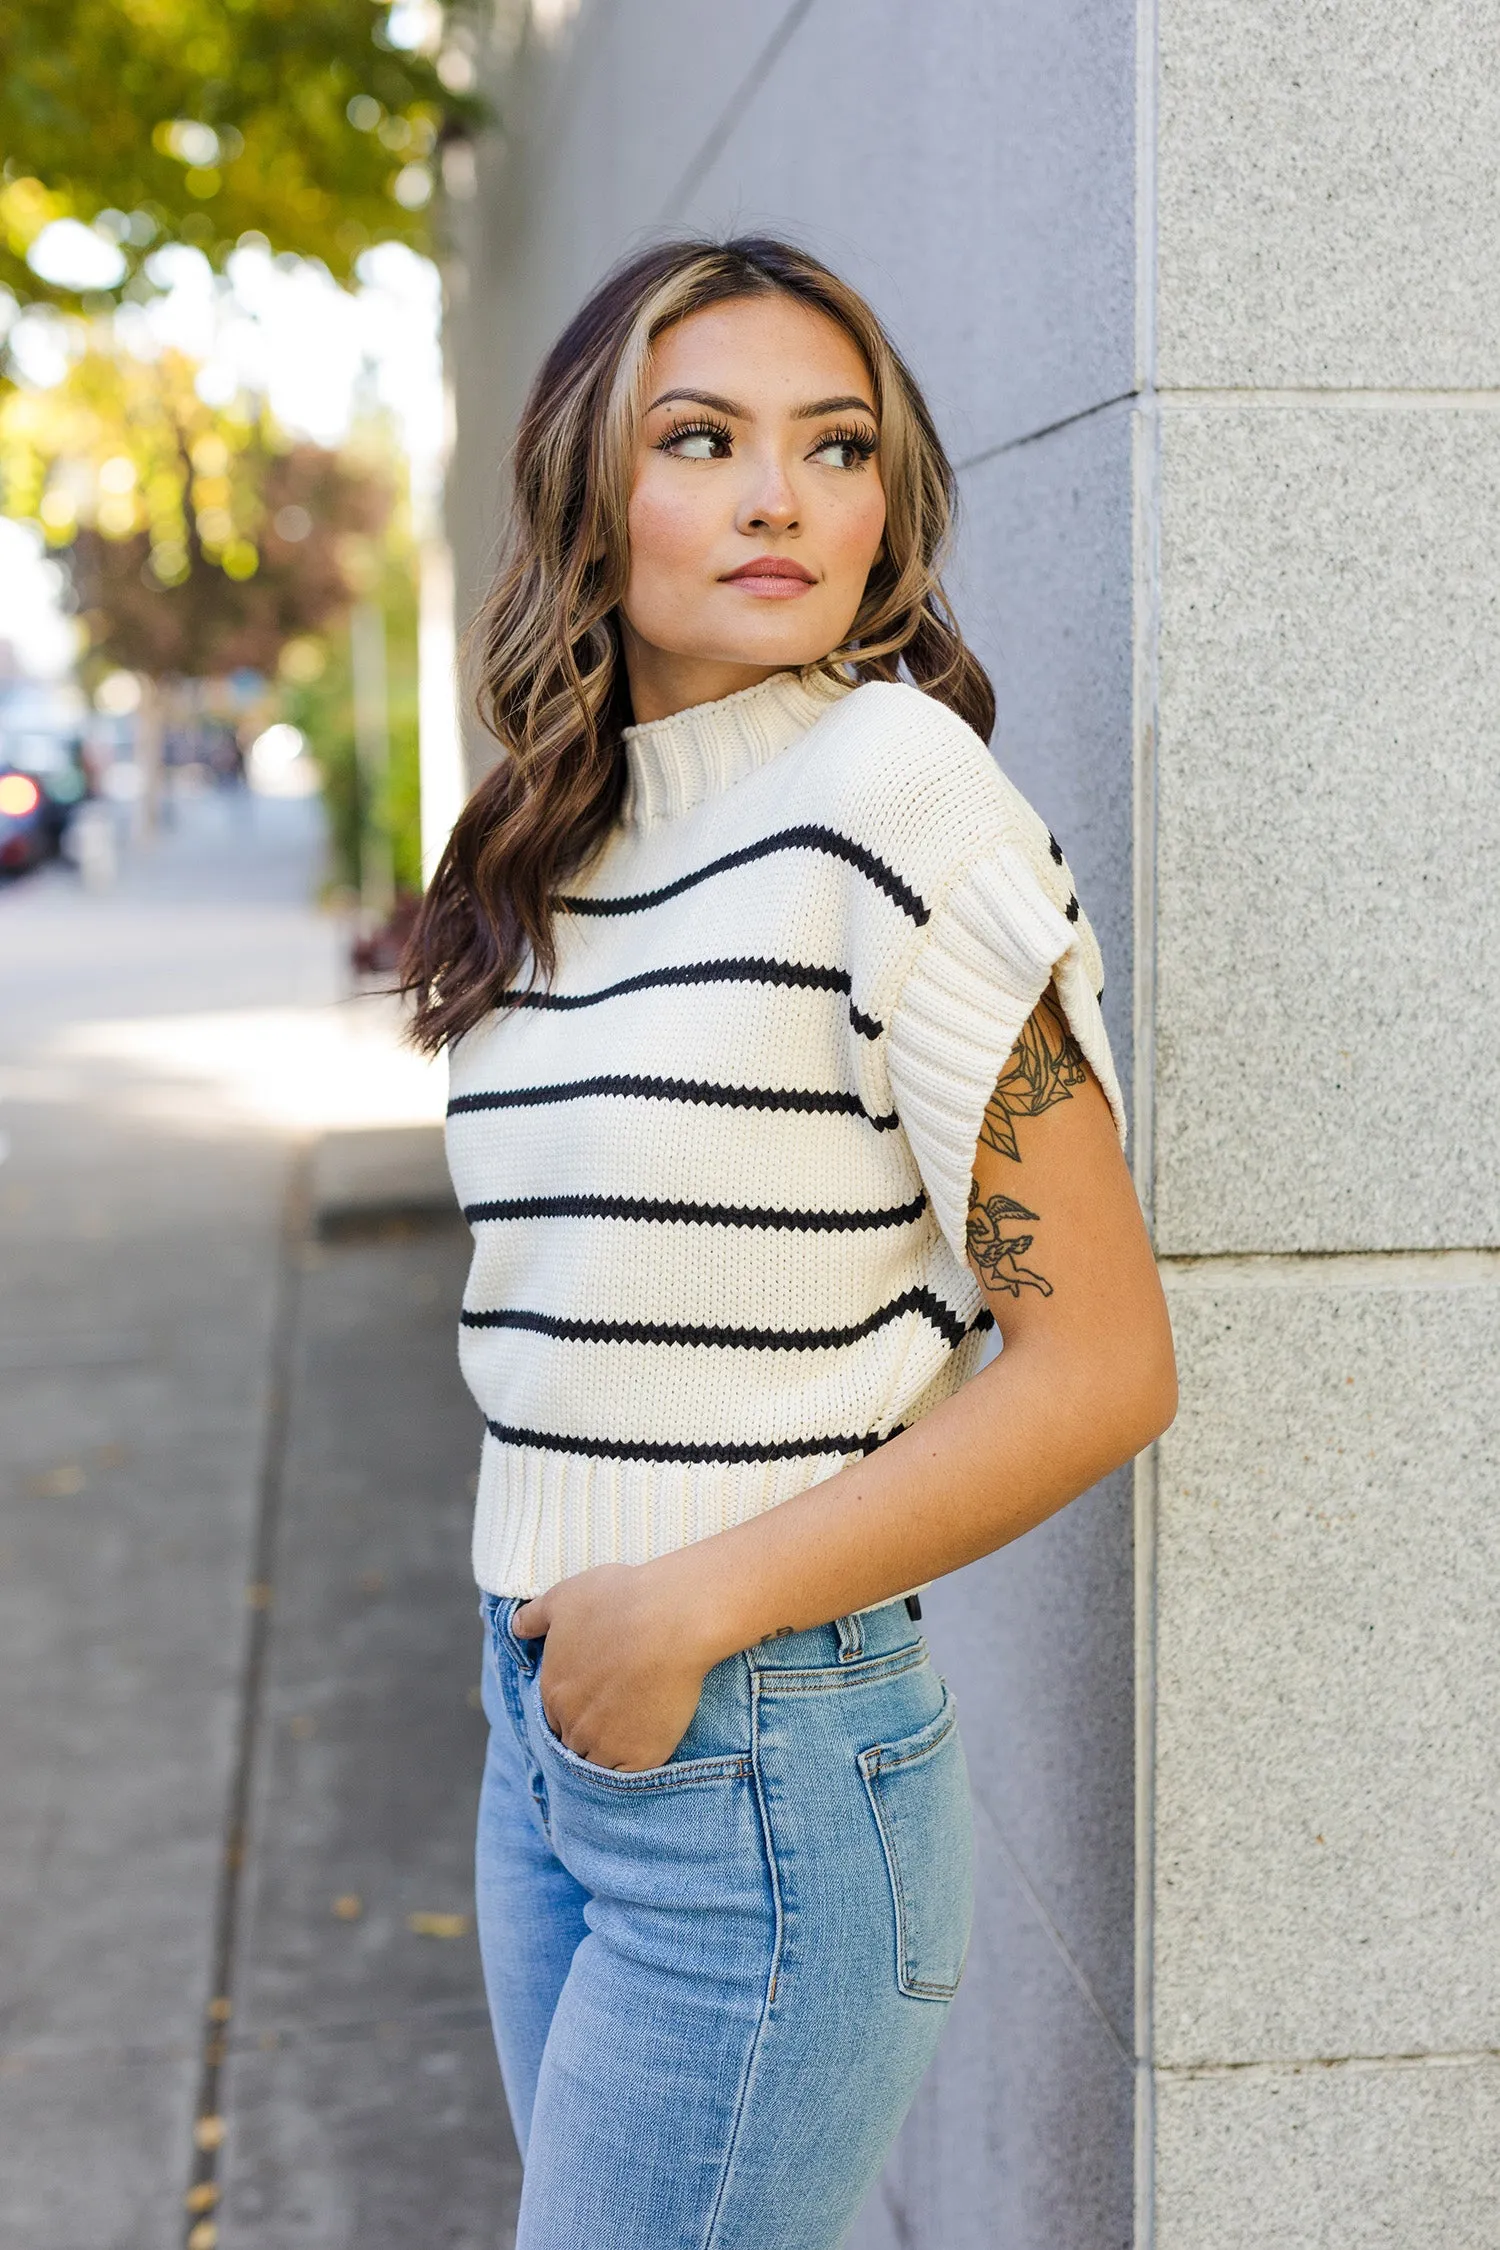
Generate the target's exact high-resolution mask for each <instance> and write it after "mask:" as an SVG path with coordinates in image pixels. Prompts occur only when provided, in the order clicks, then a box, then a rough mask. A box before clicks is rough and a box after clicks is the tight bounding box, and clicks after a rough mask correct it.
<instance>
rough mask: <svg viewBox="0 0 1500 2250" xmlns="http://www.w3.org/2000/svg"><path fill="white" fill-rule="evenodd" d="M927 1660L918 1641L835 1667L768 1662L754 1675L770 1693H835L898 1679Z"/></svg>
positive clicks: (921, 1644)
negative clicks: (795, 1668) (787, 1667)
mask: <svg viewBox="0 0 1500 2250" xmlns="http://www.w3.org/2000/svg"><path fill="white" fill-rule="evenodd" d="M926 1662H927V1644H926V1643H925V1641H918V1642H917V1643H916V1644H915V1645H914V1646H913V1647H911V1648H902V1649H896V1650H893V1651H892V1653H891V1654H890V1655H889V1656H866V1657H863V1658H861V1659H860V1660H859V1661H858V1662H857V1663H854V1664H845V1665H842V1666H840V1667H839V1668H838V1669H835V1668H834V1667H833V1666H832V1665H829V1666H827V1667H826V1668H820V1669H818V1670H815V1671H807V1672H790V1671H788V1672H782V1671H778V1670H777V1668H776V1666H775V1665H774V1664H767V1665H763V1666H760V1667H759V1668H758V1669H757V1671H756V1677H757V1678H758V1679H759V1680H761V1681H762V1682H763V1683H764V1685H765V1690H766V1692H767V1694H770V1695H834V1694H838V1693H839V1692H840V1691H841V1690H842V1689H844V1688H852V1687H868V1686H870V1685H871V1684H872V1683H876V1684H878V1683H879V1682H880V1681H882V1680H896V1679H899V1678H900V1677H901V1674H902V1673H903V1672H912V1671H915V1670H916V1669H917V1667H918V1666H919V1665H922V1664H925V1663H926Z"/></svg>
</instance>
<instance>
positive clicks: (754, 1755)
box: [703, 1653, 785, 2250]
mask: <svg viewBox="0 0 1500 2250" xmlns="http://www.w3.org/2000/svg"><path fill="white" fill-rule="evenodd" d="M745 1663H746V1669H747V1671H748V1673H749V1677H750V1773H751V1778H752V1780H753V1781H754V1783H755V1802H756V1805H757V1807H758V1809H759V1812H760V1832H761V1839H762V1842H763V1843H764V1846H765V1854H766V1874H767V1877H768V1879H769V1881H770V1885H771V1903H772V1906H773V1908H774V1910H775V1916H776V1926H775V1931H774V1934H773V1936H772V1940H771V1974H770V1976H769V1978H768V1979H767V1981H766V1995H765V1998H764V2000H762V2002H761V2008H760V2019H759V2021H758V2022H757V2024H756V2026H755V2035H754V2037H753V2038H752V2039H751V2041H750V2049H749V2052H748V2054H747V2055H746V2057H745V2067H744V2070H743V2071H742V2072H741V2074H740V2083H739V2087H738V2090H737V2092H736V2094H735V2100H734V2121H733V2123H732V2124H731V2125H730V2128H729V2139H728V2142H727V2143H726V2145H725V2149H724V2168H723V2170H722V2171H721V2172H720V2174H719V2185H718V2188H717V2190H716V2192H715V2194H714V2200H713V2208H712V2210H711V2211H710V2212H709V2214H708V2228H707V2231H706V2233H705V2234H704V2237H703V2250H713V2244H714V2238H715V2236H716V2235H717V2233H718V2230H719V2214H720V2212H721V2211H722V2210H723V2208H724V2197H725V2195H726V2194H727V2193H728V2189H729V2174H730V2171H731V2169H732V2167H733V2164H734V2151H735V2146H736V2143H737V2142H738V2140H739V2137H740V2127H741V2125H742V2124H743V2123H744V2117H745V2102H746V2098H747V2096H748V2095H749V2092H750V2083H751V2080H752V2079H753V2078H754V2076H755V2065H756V2061H757V2059H758V2057H759V2055H760V2050H761V2046H762V2044H763V2043H764V2040H765V2035H766V2029H767V2026H768V2024H769V2023H770V2020H771V2009H772V2006H773V2004H774V2002H775V1999H776V1980H777V1978H778V1977H779V1976H780V1974H781V1946H782V1939H783V1936H784V1934H785V1925H784V1922H783V1918H782V1906H781V1877H780V1874H779V1872H778V1870H777V1866H776V1840H775V1837H774V1836H773V1835H772V1833H771V1811H770V1807H769V1806H768V1805H767V1803H766V1791H765V1782H764V1779H763V1777H762V1774H761V1770H760V1696H761V1677H762V1675H761V1674H760V1673H759V1672H757V1670H756V1668H755V1666H754V1665H753V1664H751V1663H750V1660H749V1656H748V1653H747V1655H746V1658H745Z"/></svg>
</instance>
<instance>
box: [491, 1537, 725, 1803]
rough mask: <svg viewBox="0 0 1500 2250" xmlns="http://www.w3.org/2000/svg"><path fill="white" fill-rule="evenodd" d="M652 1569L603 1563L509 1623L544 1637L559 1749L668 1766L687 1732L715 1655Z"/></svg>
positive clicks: (641, 1765) (637, 1766)
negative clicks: (563, 1747) (706, 1674)
mask: <svg viewBox="0 0 1500 2250" xmlns="http://www.w3.org/2000/svg"><path fill="white" fill-rule="evenodd" d="M668 1576H669V1572H668V1571H666V1570H663V1569H662V1568H661V1566H660V1565H658V1564H656V1563H636V1564H631V1563H601V1564H600V1565H599V1567H598V1568H597V1569H595V1570H584V1571H580V1572H579V1574H578V1576H577V1577H576V1578H564V1579H562V1580H560V1581H559V1583H558V1584H557V1585H556V1586H553V1587H551V1588H550V1589H549V1591H548V1592H547V1593H545V1594H538V1595H537V1597H536V1599H535V1600H534V1601H529V1602H524V1603H523V1604H522V1605H521V1607H520V1608H519V1609H518V1610H517V1611H516V1612H515V1615H514V1617H513V1618H512V1620H511V1629H512V1631H513V1632H515V1633H516V1634H517V1635H519V1637H520V1638H521V1639H522V1640H538V1639H540V1638H541V1637H542V1636H543V1635H545V1636H546V1642H547V1646H546V1648H545V1650H544V1651H543V1654H542V1669H541V1691H542V1708H543V1710H544V1711H545V1712H546V1714H547V1723H548V1725H549V1726H550V1727H551V1729H552V1731H553V1733H554V1734H555V1735H557V1737H558V1738H559V1740H560V1741H562V1742H564V1743H566V1745H567V1747H568V1748H569V1749H570V1750H571V1751H572V1752H573V1753H574V1754H575V1756H577V1757H580V1758H587V1759H588V1760H589V1762H590V1764H592V1765H596V1766H613V1767H616V1768H619V1769H620V1770H622V1771H624V1772H626V1773H639V1772H642V1771H644V1769H645V1768H646V1767H648V1766H664V1765H665V1764H666V1762H667V1760H668V1759H669V1758H670V1757H671V1755H672V1752H673V1751H674V1750H675V1749H676V1748H677V1745H678V1743H679V1742H680V1741H681V1740H682V1738H683V1736H684V1735H685V1734H686V1733H687V1730H688V1727H689V1726H690V1725H691V1723H692V1717H693V1713H694V1712H695V1711H696V1710H697V1708H698V1698H699V1696H700V1695H701V1693H702V1691H703V1680H704V1675H705V1673H707V1672H708V1671H709V1670H710V1669H711V1667H712V1665H713V1664H715V1663H717V1661H718V1655H717V1654H716V1653H714V1652H712V1651H711V1650H709V1649H708V1648H707V1647H706V1646H704V1645H703V1644H702V1643H701V1642H700V1640H699V1639H698V1637H697V1636H696V1635H695V1634H694V1633H693V1631H692V1630H691V1627H690V1624H689V1623H688V1621H687V1618H685V1616H684V1610H683V1604H682V1602H681V1599H680V1597H678V1596H675V1595H674V1592H673V1590H672V1588H671V1587H670V1586H669V1585H668V1583H667V1580H668Z"/></svg>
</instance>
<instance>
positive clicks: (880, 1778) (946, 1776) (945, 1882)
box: [859, 1686, 973, 2000]
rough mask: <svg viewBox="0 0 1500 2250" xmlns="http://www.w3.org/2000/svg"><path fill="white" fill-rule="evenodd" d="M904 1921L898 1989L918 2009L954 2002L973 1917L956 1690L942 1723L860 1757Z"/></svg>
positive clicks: (899, 1920) (946, 1699) (899, 1932)
mask: <svg viewBox="0 0 1500 2250" xmlns="http://www.w3.org/2000/svg"><path fill="white" fill-rule="evenodd" d="M859 1770H860V1772H861V1773H862V1774H863V1776H864V1782H865V1788H866V1790H867V1791H868V1793H869V1798H870V1805H871V1809H872V1810H873V1812H874V1814H875V1821H876V1825H877V1827H878V1828H879V1830H880V1841H881V1844H882V1846H883V1848H884V1851H885V1864H886V1870H887V1873H888V1874H889V1876H890V1881H891V1900H892V1904H893V1905H894V1908H895V1915H896V1982H897V1985H898V1986H899V1987H900V1989H901V1991H903V1992H904V1993H907V1994H908V1995H909V1996H910V1997H911V1998H912V1999H914V2000H951V1999H952V1997H953V1995H954V1993H955V1992H956V1991H957V1990H958V1980H959V1978H960V1976H961V1975H962V1973H963V1965H964V1955H965V1953H966V1952H967V1950H968V1944H969V1921H970V1916H971V1914H972V1911H973V1875H972V1867H971V1858H972V1842H971V1835H970V1819H969V1777H968V1771H967V1769H966V1767H965V1765H964V1754H963V1746H962V1744H961V1743H960V1741H959V1739H958V1714H957V1712H956V1710H955V1709H954V1705H953V1698H952V1697H951V1696H950V1694H949V1693H948V1690H947V1687H946V1686H945V1687H944V1688H943V1701H942V1707H941V1709H940V1710H939V1712H938V1714H937V1717H936V1718H935V1719H931V1720H929V1722H928V1724H927V1725H926V1726H925V1727H923V1728H922V1729H921V1731H920V1732H919V1733H917V1734H912V1735H908V1736H906V1738H905V1739H904V1740H903V1741H900V1742H877V1743H876V1744H875V1745H874V1746H873V1748H871V1749H869V1750H862V1751H861V1752H860V1754H859Z"/></svg>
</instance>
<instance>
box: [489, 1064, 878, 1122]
mask: <svg viewBox="0 0 1500 2250" xmlns="http://www.w3.org/2000/svg"><path fill="white" fill-rule="evenodd" d="M591 1094H620V1095H626V1096H634V1097H636V1098H638V1099H640V1100H643V1101H658V1102H701V1103H703V1104H705V1105H706V1106H708V1107H712V1108H717V1109H786V1110H795V1111H797V1112H798V1113H799V1114H800V1115H802V1116H815V1117H816V1116H821V1117H862V1118H864V1120H865V1122H866V1123H867V1124H869V1125H873V1126H874V1128H875V1130H876V1132H877V1133H889V1132H891V1131H892V1130H893V1129H894V1128H895V1127H896V1126H897V1125H898V1124H899V1123H900V1122H901V1121H900V1119H899V1118H898V1117H897V1115H896V1112H895V1111H894V1110H892V1111H891V1112H890V1114H889V1115H888V1116H885V1117H872V1116H871V1114H870V1112H869V1111H868V1110H867V1109H866V1108H865V1105H864V1103H863V1102H862V1101H861V1100H860V1098H859V1096H858V1094H834V1093H820V1092H817V1091H815V1090H813V1089H811V1088H807V1089H804V1088H801V1087H797V1086H789V1087H778V1086H715V1085H713V1084H711V1083H710V1082H709V1081H708V1080H706V1079H699V1078H640V1077H636V1076H634V1075H633V1074H629V1073H624V1072H620V1073H613V1072H612V1073H610V1074H608V1075H606V1076H603V1077H599V1078H571V1079H566V1080H564V1081H563V1082H562V1083H560V1084H559V1085H556V1086H517V1087H513V1088H512V1089H510V1090H509V1091H508V1092H506V1093H491V1094H455V1095H454V1097H453V1099H452V1100H451V1101H450V1102H449V1104H448V1115H449V1116H450V1117H461V1116H463V1115H464V1114H465V1112H466V1111H469V1110H476V1109H540V1108H544V1107H545V1106H546V1105H547V1104H549V1103H552V1102H579V1101H584V1100H586V1099H587V1098H588V1097H589V1096H590V1095H591Z"/></svg>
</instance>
